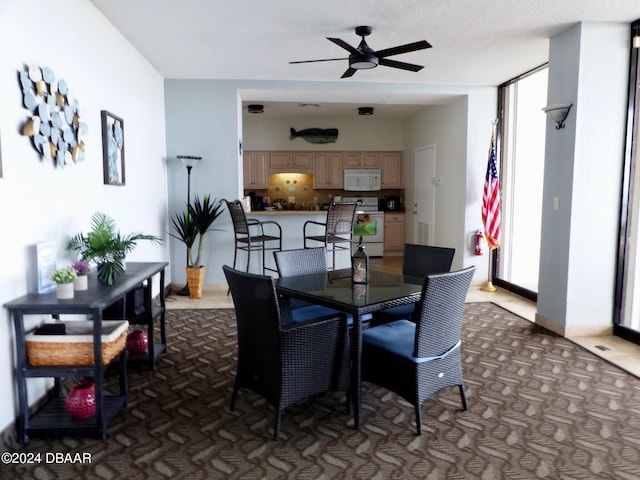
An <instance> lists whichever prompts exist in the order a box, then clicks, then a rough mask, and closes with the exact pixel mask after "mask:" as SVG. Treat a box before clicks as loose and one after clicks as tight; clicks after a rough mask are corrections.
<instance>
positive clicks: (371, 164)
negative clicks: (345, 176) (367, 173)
mask: <svg viewBox="0 0 640 480" xmlns="http://www.w3.org/2000/svg"><path fill="white" fill-rule="evenodd" d="M344 168H346V169H351V168H355V169H358V168H361V169H368V168H373V169H378V168H380V154H379V152H344Z"/></svg>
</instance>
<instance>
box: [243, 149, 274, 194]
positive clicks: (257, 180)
mask: <svg viewBox="0 0 640 480" xmlns="http://www.w3.org/2000/svg"><path fill="white" fill-rule="evenodd" d="M268 159H269V152H258V151H245V152H244V155H243V156H242V162H243V177H244V188H252V189H253V188H258V189H266V188H269V182H268V178H267V161H268Z"/></svg>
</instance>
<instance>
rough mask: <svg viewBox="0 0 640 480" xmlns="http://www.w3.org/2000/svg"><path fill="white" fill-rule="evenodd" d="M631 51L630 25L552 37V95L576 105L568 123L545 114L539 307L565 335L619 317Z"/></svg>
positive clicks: (588, 27) (551, 99)
mask: <svg viewBox="0 0 640 480" xmlns="http://www.w3.org/2000/svg"><path fill="white" fill-rule="evenodd" d="M628 58H629V26H628V25H622V24H605V23H589V22H586V23H581V24H578V25H576V26H574V27H572V28H570V29H568V30H567V31H565V32H562V33H561V34H559V35H557V36H555V37H553V38H552V39H551V45H550V55H549V88H548V100H547V102H548V104H549V105H551V104H557V103H563V102H570V103H573V104H574V106H573V108H572V110H571V112H570V114H569V117H568V118H567V120H566V122H565V123H566V127H565V128H564V129H562V130H556V129H555V125H554V124H553V122H552V121H550V120H548V121H547V133H546V149H545V174H544V193H543V211H542V242H541V254H540V285H539V289H538V292H539V293H538V314H539V320H540V321H541V322H542V323H545V322H546V323H547V324H548V325H547V326H548V327H549V328H552V329H556V330H560V331H561V333H565V334H568V335H572V334H580V333H582V334H584V333H585V329H584V327H597V326H601V327H603V329H607V328H609V329H610V327H611V322H612V318H613V308H614V305H613V293H614V287H615V269H616V266H615V263H616V253H617V247H618V235H619V231H618V224H619V215H620V213H619V212H620V205H619V201H620V188H621V181H622V180H621V179H622V165H623V153H624V141H625V138H624V135H625V119H626V98H627V84H628ZM554 197H558V198H559V204H560V208H559V210H558V211H554V210H553V199H554ZM585 280H586V281H585ZM603 331H604V330H603Z"/></svg>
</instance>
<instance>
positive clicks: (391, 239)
mask: <svg viewBox="0 0 640 480" xmlns="http://www.w3.org/2000/svg"><path fill="white" fill-rule="evenodd" d="M403 251H404V213H396V212H393V213H392V212H385V214H384V253H396V252H403Z"/></svg>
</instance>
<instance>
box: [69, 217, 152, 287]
mask: <svg viewBox="0 0 640 480" xmlns="http://www.w3.org/2000/svg"><path fill="white" fill-rule="evenodd" d="M138 240H150V241H152V242H156V243H157V242H160V241H161V239H160V238H159V237H156V236H154V235H145V234H142V233H130V234H128V235H122V234H121V233H120V231H119V230H117V227H116V223H115V221H114V220H113V219H112V218H110V217H108V216H107V215H105V214H104V213H102V212H97V213H94V214H93V215H92V217H91V231H90V232H89V233H87V234H86V235H85V234H84V233H82V232H80V233H78V234H77V235H75V236H74V237H72V238H71V239H70V240H69V242H68V243H67V251H69V252H78V253H79V254H80V256H81V258H82V260H86V261H95V262H96V264H97V265H98V279H100V281H102V282H104V283H106V284H107V285H111V284H113V280H114V278H115V276H116V275H122V274H123V273H124V271H125V267H124V258H125V257H126V255H127V253H129V252H131V251H133V250H134V248H135V247H136V245H137V242H138Z"/></svg>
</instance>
